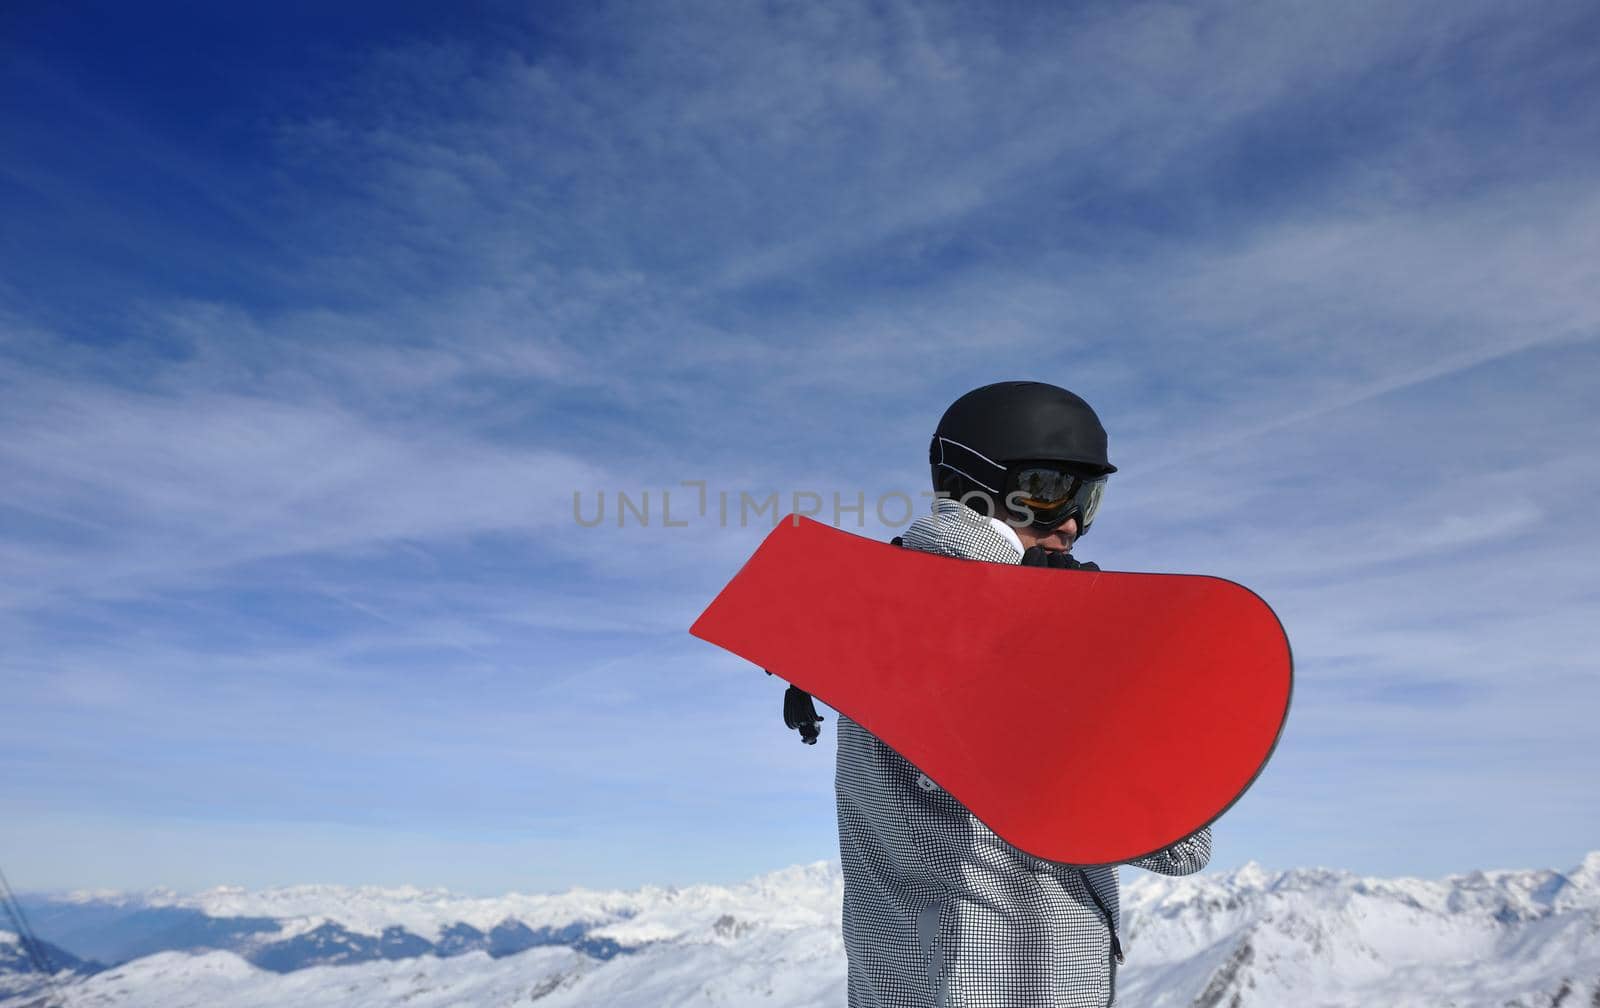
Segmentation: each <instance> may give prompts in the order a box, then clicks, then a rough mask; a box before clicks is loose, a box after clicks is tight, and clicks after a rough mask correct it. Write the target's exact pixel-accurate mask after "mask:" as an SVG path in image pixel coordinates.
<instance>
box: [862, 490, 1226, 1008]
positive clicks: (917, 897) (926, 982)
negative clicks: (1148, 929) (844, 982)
mask: <svg viewBox="0 0 1600 1008" xmlns="http://www.w3.org/2000/svg"><path fill="white" fill-rule="evenodd" d="M903 544H904V545H905V546H907V547H909V548H911V549H920V550H924V551H927V552H932V553H941V554H944V555H946V556H955V557H962V558H966V559H972V560H989V561H993V562H995V563H1017V562H1018V561H1019V560H1020V559H1021V544H1020V542H1019V541H1018V540H1017V538H1016V535H1015V533H1014V532H1012V531H1011V530H1010V529H1009V528H1008V527H1006V526H1005V525H1004V524H1003V523H1002V522H998V521H994V520H992V519H989V518H985V517H984V516H982V515H980V514H978V513H977V512H975V511H973V510H971V509H969V508H967V507H964V506H963V505H961V504H960V503H958V502H956V501H953V500H944V499H939V500H935V501H934V512H933V514H930V515H927V516H924V517H922V518H919V519H918V520H917V521H915V522H913V523H912V525H911V526H910V528H908V529H907V530H906V533H905V535H904V536H903ZM838 732H839V756H838V766H837V772H836V775H835V789H836V794H837V799H838V810H839V852H840V861H841V863H842V866H843V871H844V943H845V950H846V953H847V954H848V956H849V1004H850V1008H1089V1006H1095V1008H1099V1006H1106V1005H1112V1004H1114V1003H1115V1001H1116V971H1117V963H1118V959H1119V956H1118V954H1117V952H1118V950H1119V948H1120V946H1119V945H1118V935H1117V928H1118V926H1119V918H1118V902H1117V898H1118V887H1117V869H1116V868H1115V867H1102V868H1087V869H1078V868H1068V867H1064V866H1062V865H1059V864H1055V863H1053V862H1049V861H1042V860H1040V859H1038V858H1035V857H1032V856H1031V855H1028V854H1024V853H1023V852H1021V851H1019V850H1017V849H1016V848H1014V847H1012V846H1011V845H1009V844H1007V843H1006V842H1005V841H1004V840H1001V839H1000V838H999V837H998V836H996V835H995V834H994V832H993V831H992V830H990V829H989V828H988V827H987V826H985V825H984V824H983V823H981V822H979V821H978V819H977V818H976V817H975V816H973V815H972V813H970V812H968V811H967V810H966V809H965V808H964V807H963V806H962V805H961V803H959V802H957V801H956V800H955V799H954V798H952V797H951V796H950V795H948V794H946V793H945V792H944V791H943V790H941V789H940V788H939V787H938V785H936V784H934V783H933V781H931V780H929V779H928V778H927V777H926V776H924V775H923V774H922V773H921V772H920V771H919V770H918V769H917V768H916V767H914V766H912V765H911V764H910V763H909V762H908V761H907V760H905V759H904V758H903V757H901V756H900V755H899V754H898V753H896V752H895V751H894V750H892V749H890V748H889V747H888V746H887V745H885V744H884V743H883V742H881V741H880V740H878V739H877V738H876V737H875V736H873V735H872V734H871V733H869V732H868V731H866V729H864V728H862V727H861V726H860V725H857V724H855V723H854V722H853V721H851V720H849V719H848V718H846V717H844V716H842V715H841V716H840V717H839V719H838ZM1210 856H1211V831H1210V829H1209V828H1206V829H1203V830H1201V831H1200V832H1198V833H1196V834H1195V835H1194V836H1192V837H1190V838H1188V839H1186V840H1183V841H1180V842H1179V843H1177V844H1175V845H1174V846H1172V847H1170V848H1168V849H1167V850H1165V851H1162V852H1160V853H1158V854H1154V855H1151V856H1150V857H1147V858H1142V859H1140V860H1138V861H1134V862H1131V863H1132V864H1134V865H1136V866H1138V867H1140V868H1146V869H1149V870H1150V871H1155V872H1160V873H1162V874H1164V875H1187V874H1189V873H1191V872H1196V871H1199V870H1200V869H1201V868H1203V867H1205V865H1206V862H1207V861H1208V860H1209V859H1210Z"/></svg>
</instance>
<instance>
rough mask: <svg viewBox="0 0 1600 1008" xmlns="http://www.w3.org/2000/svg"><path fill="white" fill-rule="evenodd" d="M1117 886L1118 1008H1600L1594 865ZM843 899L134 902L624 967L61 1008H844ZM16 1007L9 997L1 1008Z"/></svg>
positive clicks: (292, 984) (500, 964) (312, 895)
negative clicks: (500, 936)
mask: <svg viewBox="0 0 1600 1008" xmlns="http://www.w3.org/2000/svg"><path fill="white" fill-rule="evenodd" d="M1124 881H1125V882H1126V883H1127V888H1126V890H1125V893H1124V897H1125V898H1124V904H1125V922H1124V923H1125V928H1124V930H1125V932H1126V934H1127V941H1126V945H1127V947H1128V956H1129V961H1128V965H1127V966H1126V967H1125V968H1124V969H1123V971H1122V974H1121V977H1120V979H1119V994H1120V996H1119V1003H1121V1004H1123V1005H1127V1006H1135V1005H1137V1006H1150V1008H1162V1006H1179V1005H1182V1006H1194V1008H1284V1006H1293V1008H1345V1006H1349V1008H1355V1006H1361V1008H1367V1006H1371V1005H1385V1006H1399V1008H1411V1006H1424V1005H1426V1006H1430V1008H1432V1006H1446V1005H1449V1006H1453V1008H1491V1006H1492V1008H1507V1006H1512V1008H1534V1006H1538V1008H1549V1006H1561V1008H1600V852H1597V853H1595V854H1591V855H1589V857H1587V858H1586V859H1585V860H1584V862H1583V863H1582V864H1581V865H1579V866H1578V867H1577V868H1575V869H1574V870H1572V871H1569V872H1565V873H1558V872H1553V871H1497V872H1477V873H1473V874H1470V875H1465V876H1458V877H1453V878H1448V879H1443V880H1437V881H1429V880H1420V879H1373V878H1360V877H1357V876H1354V875H1350V874H1347V873H1343V872H1334V871H1326V870H1320V869H1311V870H1294V871H1281V872H1275V871H1268V870H1266V869H1263V868H1260V867H1258V866H1254V865H1251V866H1247V867H1245V868H1243V869H1240V870H1238V871H1235V872H1230V873H1215V874H1202V875H1198V876H1195V877H1192V878H1186V879H1170V878H1165V877H1161V876H1154V875H1147V874H1144V873H1140V872H1135V871H1132V870H1129V871H1126V872H1125V879H1124ZM840 894H841V888H840V880H839V876H838V873H837V869H836V868H833V867H832V866H829V865H824V864H817V865H811V866H805V867H799V868H791V869H787V870H785V871H781V872H776V873H774V874H771V875H767V876H763V877H762V878H759V879H756V880H754V881H752V882H749V883H746V884H744V885H740V886H732V887H721V886H696V887H691V888H685V889H643V890H639V891H637V892H632V893H585V892H574V893H568V894H563V895H561V896H507V897H502V898H499V899H494V900H479V899H462V898H458V897H452V896H450V895H449V894H446V893H439V892H428V891H423V890H411V889H407V890H370V889H338V888H326V887H297V888H294V889H285V890H276V891H272V892H263V893H245V892H240V891H237V890H219V891H214V892H211V893H202V894H198V895H195V896H189V897H179V896H175V895H173V894H155V895H153V896H147V897H145V898H146V899H149V900H152V901H164V902H163V903H162V905H165V906H177V907H182V908H185V909H190V910H193V909H203V910H205V911H206V912H215V913H219V914H227V915H240V916H244V915H248V916H252V917H263V918H265V917H276V918H279V919H281V920H283V921H284V922H285V927H286V930H291V929H294V928H303V927H304V926H305V925H306V922H320V923H322V924H331V923H332V924H338V925H339V926H340V927H342V928H349V929H350V931H351V933H356V932H355V929H357V928H360V929H363V930H361V931H360V932H359V933H361V934H365V935H369V936H375V935H381V934H383V933H384V932H385V931H386V930H387V929H390V928H394V927H396V926H398V925H397V922H403V923H404V925H405V927H406V928H407V929H408V931H410V932H412V933H416V934H419V935H421V934H427V935H429V936H430V938H438V937H440V936H441V935H444V934H446V933H447V932H448V929H449V927H450V926H451V924H452V923H453V922H462V921H471V922H473V926H474V927H478V926H482V927H492V926H494V925H495V924H496V923H498V922H503V921H504V920H506V919H508V917H511V918H515V919H517V920H520V921H523V922H524V923H526V924H527V925H528V926H530V927H535V928H546V927H559V926H565V925H570V924H573V923H578V922H587V926H589V930H588V931H587V932H585V934H592V935H596V936H600V935H604V936H607V937H609V938H610V939H612V940H614V941H615V942H617V943H618V945H619V946H620V947H622V949H623V951H621V952H620V953H619V954H615V955H612V956H610V957H609V958H597V957H596V956H594V955H589V954H585V953H584V952H583V951H582V950H581V949H579V948H575V947H560V946H551V947H543V948H534V949H531V950H529V951H525V952H522V953H520V954H517V955H511V956H505V957H501V958H492V957H491V956H489V955H488V954H486V953H485V952H482V951H475V952H469V953H466V954H461V955H456V956H451V957H440V956H437V955H432V954H428V955H420V956H414V957H411V958H405V959H392V960H382V961H371V962H363V963H358V964H354V965H318V966H313V967H309V968H304V969H297V970H294V971H292V972H288V973H274V972H270V971H267V970H263V969H259V968H257V967H255V966H252V965H251V964H250V963H249V962H247V961H246V960H245V959H243V958H241V957H240V956H239V955H237V954H235V953H233V952H228V951H206V952H200V953H194V954H191V953H186V952H178V951H172V952H162V953H159V954H156V955H150V956H145V957H142V958H139V959H136V960H134V961H132V962H129V963H126V964H124V965H122V966H119V967H117V968H115V969H112V970H109V971H106V972H104V973H100V974H97V975H95V976H91V977H88V978H85V979H81V980H78V981H75V982H74V983H73V984H72V987H71V990H72V997H71V998H70V1000H69V1001H68V1004H70V1005H74V1006H78V1005H82V1006H90V1005H93V1006H102V1005H104V1006H111V1005H116V1006H126V1008H158V1006H159V1008H181V1006H186V1005H193V1006H200V1005H207V1006H212V1005H216V1006H241V1008H243V1006H258V1005H259V1006H266V1005H282V1004H296V1005H308V1006H320V1005H329V1006H331V1005H350V1006H354V1008H366V1006H373V1008H376V1006H380V1005H383V1006H390V1005H394V1006H399V1005H405V1006H407V1008H428V1006H434V1005H439V1006H443V1005H480V1004H511V1003H518V1004H522V1003H533V1002H537V1003H538V1004H539V1005H540V1006H541V1008H567V1006H578V1005H583V1006H586V1008H613V1006H617V1008H620V1006H623V1005H627V1006H638V1005H650V1006H663V1008H670V1006H685V1008H687V1006H710V1005H733V1006H744V1005H770V1006H782V1008H788V1006H795V1008H799V1006H831V1008H837V1006H840V1005H842V1004H843V1003H844V953H843V948H842V946H841V944H840V940H839V932H838V905H839V899H840ZM96 898H97V899H100V900H105V899H106V898H107V897H106V896H105V895H104V894H100V895H98V896H97V897H96ZM119 898H126V897H119ZM280 915H281V917H280ZM21 1003H22V1002H21V1001H20V1000H19V999H15V998H13V999H10V1000H7V999H5V998H4V997H0V1006H5V1008H17V1006H18V1005H20V1004H21Z"/></svg>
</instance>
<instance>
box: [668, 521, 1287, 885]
mask: <svg viewBox="0 0 1600 1008" xmlns="http://www.w3.org/2000/svg"><path fill="white" fill-rule="evenodd" d="M689 632H690V633H692V634H694V635H695V636H696V637H699V638H701V639H702V640H706V641H709V642H710V643H712V644H715V645H717V646H719V647H722V648H726V649H727V650H729V651H732V652H733V653H734V654H736V655H739V656H741V657H743V658H746V659H749V660H750V661H752V662H754V663H755V664H757V665H759V666H761V667H762V668H764V669H768V670H770V671H772V672H773V673H774V674H776V675H778V676H780V677H782V678H783V679H786V680H788V681H789V682H791V683H793V684H794V685H796V686H798V687H800V688H801V689H803V690H805V691H806V692H808V693H810V694H812V695H813V696H815V697H816V698H817V699H819V700H822V701H823V702H824V703H826V704H828V706H830V707H832V708H833V709H834V710H837V711H839V712H840V713H842V714H845V715H847V716H848V717H850V718H851V719H852V720H854V721H855V722H856V723H858V724H860V725H861V726H862V727H864V728H866V729H867V730H868V731H870V732H872V733H873V734H874V735H876V736H878V737H879V738H880V739H882V740H883V741H884V742H886V743H888V745H889V746H890V747H891V748H893V749H894V750H895V751H896V752H898V753H900V754H901V755H902V756H904V757H905V758H906V759H908V760H910V761H911V762H912V763H913V764H915V765H916V767H917V768H918V769H919V770H921V771H922V772H923V773H925V774H927V775H928V777H930V778H931V779H932V780H933V781H934V782H935V783H937V784H938V785H939V786H940V787H942V788H944V789H945V790H946V791H948V792H949V793H950V794H951V795H952V796H954V797H955V798H956V799H957V800H958V801H960V802H961V803H962V804H963V805H965V806H966V807H967V809H969V810H970V811H971V812H972V814H973V815H975V816H977V817H978V818H979V819H981V820H982V821H983V822H984V823H985V824H986V825H988V826H989V828H990V829H992V830H994V831H995V832H996V833H998V834H999V835H1000V836H1001V837H1003V838H1004V839H1005V840H1006V841H1007V842H1008V843H1010V844H1011V845H1012V846H1014V847H1017V848H1020V849H1021V850H1024V851H1027V852H1028V853H1030V854H1033V855H1034V856H1036V857H1040V858H1044V859H1046V860H1049V861H1055V862H1059V863H1062V864H1068V865H1098V864H1114V863H1119V862H1123V861H1129V860H1132V859H1134V858H1137V857H1141V856H1143V855H1146V854H1150V853H1153V852H1155V851H1158V850H1161V849H1163V848H1165V847H1169V846H1171V845H1172V844H1173V843H1175V842H1176V841H1178V840H1181V839H1182V838H1184V837H1186V836H1188V835H1189V834H1191V833H1193V832H1195V831H1196V830H1198V829H1200V828H1201V827H1202V826H1206V825H1208V824H1209V823H1211V821H1212V820H1214V819H1216V818H1217V817H1218V816H1220V815H1221V814H1222V813H1223V812H1224V811H1226V810H1227V808H1228V807H1229V806H1230V805H1232V804H1233V803H1234V802H1235V801H1237V800H1238V798H1239V796H1240V795H1242V794H1243V793H1244V791H1245V789H1246V788H1247V787H1249V786H1250V784H1251V782H1252V781H1254V780H1255V778H1256V775H1257V774H1259V773H1260V772H1261V769H1262V767H1264V766H1265V765H1266V762H1267V758H1268V757H1269V756H1271V755H1272V750H1273V747H1274V746H1275V745H1276V744H1277V740H1278V736H1279V733H1280V732H1281V731H1282V729H1283V723H1284V718H1285V717H1286V716H1287V715H1288V713H1289V693H1290V686H1291V680H1292V663H1291V659H1290V655H1289V642H1288V640H1287V638H1285V636H1284V633H1283V627H1282V625H1281V624H1280V623H1279V622H1278V618H1277V616H1276V615H1274V614H1273V612H1272V610H1271V609H1270V608H1268V607H1267V604H1266V603H1265V602H1263V601H1262V600H1261V599H1260V598H1259V597H1258V596H1256V595H1255V594H1254V593H1253V592H1251V591H1249V590H1248V589H1246V588H1243V587H1241V586H1240V585H1237V584H1234V583H1233V582H1231V581H1224V580H1221V579H1220V578H1213V577H1203V576H1199V575H1192V574H1124V573H1115V572H1110V571H1105V572H1089V571H1063V570H1053V569H1048V568H1037V567H1021V566H1015V565H1011V564H997V563H986V562H982V561H975V560H953V559H950V558H947V557H940V556H935V555H933V554H929V553H921V552H918V551H916V550H911V549H903V548H901V547H898V546H892V545H889V544H887V543H880V542H875V541H873V540H871V539H865V538H863V537H861V536H856V535H851V534H850V533H847V532H841V531H839V530H838V529H835V528H832V527H830V526H827V525H823V524H821V523H819V522H815V521H812V520H810V519H807V518H795V517H791V518H786V519H784V520H783V521H782V522H780V523H779V525H778V527H777V528H776V529H774V530H773V531H772V533H771V534H770V535H768V536H767V538H766V541H765V542H763V543H762V544H761V548H760V549H758V550H757V551H756V552H755V554H754V555H753V556H751V558H750V559H749V561H748V562H746V563H745V565H744V568H743V569H742V570H740V571H739V573H738V574H737V575H735V577H734V579H733V580H732V581H730V582H728V585H727V587H725V588H723V589H722V592H721V593H720V594H719V595H718V596H717V597H716V599H715V600H714V601H713V602H712V603H711V605H710V606H709V607H707V609H706V611H705V612H704V613H702V614H701V615H700V618H699V619H698V620H696V621H695V624H694V626H693V627H691V628H690V631H689Z"/></svg>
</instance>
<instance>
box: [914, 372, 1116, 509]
mask: <svg viewBox="0 0 1600 1008" xmlns="http://www.w3.org/2000/svg"><path fill="white" fill-rule="evenodd" d="M1024 461H1026V462H1065V463H1069V464H1072V465H1075V466H1082V467H1083V468H1084V469H1085V470H1087V471H1088V472H1089V473H1090V474H1098V475H1109V474H1111V473H1114V472H1116V471H1117V467H1116V466H1114V465H1112V464H1111V460H1110V459H1109V458H1107V457H1106V429H1105V428H1104V427H1103V426H1101V424H1100V418H1099V417H1098V416H1096V415H1095V412H1094V410H1093V409H1092V408H1091V407H1090V406H1089V404H1088V403H1086V402H1084V401H1083V400H1082V399H1080V398H1079V397H1078V396H1075V395H1073V394H1072V393H1071V392H1068V391H1067V390H1066V389H1064V388H1059V387H1057V386H1055V385H1049V384H1046V383H1045V382H1032V381H1008V382H996V383H994V384H993V385H985V386H983V387H982V388H978V389H973V390H972V391H971V392H968V393H967V394H966V395H964V396H962V397H961V398H960V399H957V400H956V401H955V402H953V403H951V404H950V408H949V409H947V410H945V411H944V416H942V417H940V418H939V426H938V427H937V428H935V429H934V432H933V441H932V443H931V444H930V445H929V447H928V462H929V464H930V465H931V466H932V469H933V488H934V489H935V490H941V491H945V492H947V493H949V494H950V495H951V496H953V497H956V498H958V499H959V498H961V497H962V496H963V495H965V494H967V493H971V492H973V491H986V492H987V493H989V494H991V495H993V497H994V498H995V499H998V498H999V497H1000V495H1001V494H1003V493H1004V488H1005V480H1006V470H1007V467H1008V466H1009V464H1010V463H1013V462H1024Z"/></svg>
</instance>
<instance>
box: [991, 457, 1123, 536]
mask: <svg viewBox="0 0 1600 1008" xmlns="http://www.w3.org/2000/svg"><path fill="white" fill-rule="evenodd" d="M1012 486H1013V488H1014V492H1015V496H1014V497H1013V498H1012V500H1015V501H1019V502H1020V503H1022V504H1024V505H1026V506H1027V507H1028V508H1029V509H1030V510H1031V511H1032V512H1033V524H1034V526H1035V527H1038V528H1055V527H1056V526H1058V525H1060V524H1061V523H1062V522H1065V521H1066V520H1067V519H1068V518H1071V517H1073V516H1074V515H1076V516H1077V518H1078V529H1079V531H1080V532H1081V531H1083V530H1085V529H1087V528H1088V527H1089V523H1090V522H1092V521H1094V513H1095V512H1096V511H1097V510H1099V508H1100V498H1101V497H1102V496H1103V495H1104V494H1105V489H1106V478H1105V477H1104V476H1098V477H1093V478H1090V477H1085V476H1083V475H1081V474H1078V473H1073V472H1069V471H1067V470H1065V469H1056V468H1052V467H1048V466H1028V467H1026V468H1023V469H1020V470H1018V471H1017V475H1016V479H1015V480H1014V481H1013V483H1012Z"/></svg>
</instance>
